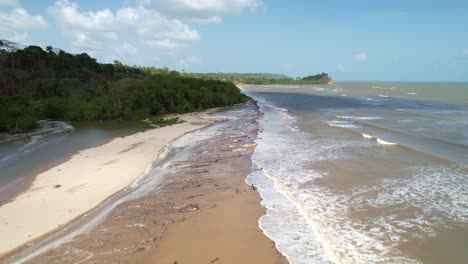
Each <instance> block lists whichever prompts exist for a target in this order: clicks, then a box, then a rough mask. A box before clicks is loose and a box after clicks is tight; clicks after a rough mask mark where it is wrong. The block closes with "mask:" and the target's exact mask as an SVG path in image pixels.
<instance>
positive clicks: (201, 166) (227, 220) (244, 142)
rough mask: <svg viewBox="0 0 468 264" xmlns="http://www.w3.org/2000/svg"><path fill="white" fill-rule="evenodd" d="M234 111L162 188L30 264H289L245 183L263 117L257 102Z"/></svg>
mask: <svg viewBox="0 0 468 264" xmlns="http://www.w3.org/2000/svg"><path fill="white" fill-rule="evenodd" d="M239 110H240V111H239ZM235 112H242V114H241V116H239V117H238V118H234V119H232V120H229V121H226V122H223V123H219V124H217V125H215V126H214V127H211V128H209V130H207V131H206V133H207V134H209V135H212V136H210V137H209V138H208V139H207V140H204V141H201V142H199V143H192V145H195V146H196V147H194V149H193V150H192V151H191V155H189V156H184V155H183V156H181V157H183V158H181V159H179V158H177V156H176V157H175V158H171V159H170V162H171V164H172V165H171V168H172V169H171V171H170V172H169V174H167V175H165V176H164V181H163V182H162V184H161V186H160V188H157V189H154V190H153V191H151V192H149V193H146V194H145V195H143V196H141V197H139V198H137V199H133V200H129V201H126V202H123V203H121V204H119V205H118V206H117V207H116V208H114V209H113V210H112V212H111V213H110V214H109V216H108V217H107V218H106V219H105V220H104V221H103V222H102V223H100V224H99V226H96V227H95V228H94V229H93V230H91V231H90V232H87V233H85V234H81V235H79V236H77V237H75V238H74V239H73V240H72V241H70V242H68V243H64V244H61V245H60V246H58V247H55V248H54V249H52V250H49V251H48V252H46V253H45V254H42V255H40V256H37V257H35V258H34V259H32V260H31V261H29V262H28V263H33V264H45V263H47V264H54V263H57V264H58V263H170V264H173V263H178V264H184V263H190V264H193V263H195V264H196V263H203V264H206V263H273V264H275V263H277V264H284V263H287V260H286V259H285V258H284V257H283V256H282V255H281V254H280V253H279V252H278V251H277V250H276V248H275V245H274V243H273V242H272V241H271V240H269V239H268V238H267V237H266V236H265V235H264V234H263V232H262V231H261V230H260V228H259V227H258V219H259V217H260V216H261V215H263V214H264V213H265V209H264V208H263V207H262V206H261V205H260V196H259V195H258V193H257V192H256V191H255V190H253V189H252V187H250V186H248V185H246V184H245V177H246V176H247V175H248V174H249V173H250V171H251V161H250V156H251V155H252V153H253V151H254V149H255V144H253V143H254V142H253V141H254V139H255V138H256V134H257V124H256V119H257V118H258V114H259V113H258V112H257V111H256V107H255V105H253V104H248V105H247V106H246V108H244V107H240V108H238V109H235ZM238 115H239V114H238ZM218 128H220V130H218ZM214 129H216V131H219V132H217V133H211V132H212V130H214ZM200 133H205V132H204V131H200ZM240 149H242V151H234V150H240Z"/></svg>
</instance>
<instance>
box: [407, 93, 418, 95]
mask: <svg viewBox="0 0 468 264" xmlns="http://www.w3.org/2000/svg"><path fill="white" fill-rule="evenodd" d="M408 94H410V95H416V93H408Z"/></svg>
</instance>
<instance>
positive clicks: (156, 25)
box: [49, 0, 200, 52]
mask: <svg viewBox="0 0 468 264" xmlns="http://www.w3.org/2000/svg"><path fill="white" fill-rule="evenodd" d="M79 8H80V7H79V5H78V4H77V3H75V2H71V1H69V0H58V1H57V2H56V3H55V5H54V6H53V7H50V8H49V12H50V13H51V14H52V15H53V16H54V18H55V19H56V21H57V22H58V24H59V25H60V26H61V28H62V32H63V34H65V35H66V36H67V37H69V38H71V41H72V45H73V46H75V47H78V48H82V49H86V50H96V49H99V48H102V47H103V46H104V45H107V44H108V43H109V42H110V41H114V40H117V39H119V36H121V35H122V34H123V33H129V34H131V35H132V34H133V35H136V37H137V38H138V39H140V40H142V41H143V42H144V43H145V44H146V45H147V46H149V47H153V48H161V49H165V50H168V51H170V52H174V51H175V50H179V49H181V48H184V47H185V46H186V44H187V42H191V41H195V40H198V39H199V38H200V36H199V34H198V32H197V31H196V30H194V29H191V28H190V27H189V26H188V25H186V24H184V23H183V22H181V21H179V20H177V19H170V18H167V17H165V16H163V15H161V14H160V13H158V12H156V11H153V10H150V9H147V8H145V7H144V6H143V5H141V6H139V7H126V8H121V9H119V10H117V11H116V12H115V13H113V12H112V11H111V10H109V9H104V10H100V11H96V12H82V11H80V9H79Z"/></svg>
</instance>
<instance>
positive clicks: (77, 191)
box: [0, 114, 212, 254]
mask: <svg viewBox="0 0 468 264" xmlns="http://www.w3.org/2000/svg"><path fill="white" fill-rule="evenodd" d="M181 118H182V119H184V120H186V121H187V122H185V123H181V124H178V125H175V126H170V127H164V128H159V129H151V130H148V131H145V132H141V133H137V134H134V135H132V136H128V137H125V138H117V139H115V140H113V141H111V142H110V143H108V144H105V145H102V146H100V147H96V148H91V149H87V150H83V151H81V152H80V153H78V154H76V155H74V156H72V157H71V158H70V160H69V161H67V162H65V163H62V164H60V165H58V166H56V167H54V168H52V169H50V170H48V171H45V172H43V173H41V174H39V175H38V176H37V178H36V180H35V181H34V182H33V184H32V186H31V187H30V188H29V189H28V190H27V191H26V192H24V193H22V194H20V195H19V196H18V197H16V198H15V199H14V201H12V202H10V203H8V204H5V205H3V206H2V207H0V215H1V216H2V218H1V219H2V221H1V222H0V234H2V236H1V237H0V254H3V253H6V252H8V251H10V250H13V249H15V248H16V247H18V246H20V245H22V244H24V243H27V242H28V241H30V240H32V239H34V238H37V237H39V236H42V235H44V234H46V233H48V232H51V231H53V230H55V229H56V228H59V227H60V226H61V225H64V224H66V223H68V222H70V221H71V220H73V219H74V218H76V217H78V216H80V215H81V214H83V213H85V212H87V211H89V210H90V209H92V208H94V207H96V206H98V205H99V204H100V203H101V202H102V201H104V200H105V199H106V198H107V197H109V196H111V195H113V194H114V193H116V192H118V191H120V190H122V189H124V188H125V187H127V186H129V185H130V184H132V182H134V181H135V180H136V179H138V178H139V177H140V176H141V175H142V174H144V173H145V171H148V166H149V165H151V163H152V162H153V161H154V160H155V159H157V158H158V156H159V154H160V151H161V150H162V149H163V148H164V146H165V145H166V144H167V143H168V142H169V141H171V140H173V139H175V138H177V137H179V136H181V135H183V134H185V133H187V132H190V131H193V130H196V129H199V128H201V127H203V126H206V125H208V124H210V123H211V122H212V121H207V119H204V118H203V117H202V115H201V114H187V115H183V116H182V117H181ZM114 161H115V162H114ZM31 219H34V221H33V222H31Z"/></svg>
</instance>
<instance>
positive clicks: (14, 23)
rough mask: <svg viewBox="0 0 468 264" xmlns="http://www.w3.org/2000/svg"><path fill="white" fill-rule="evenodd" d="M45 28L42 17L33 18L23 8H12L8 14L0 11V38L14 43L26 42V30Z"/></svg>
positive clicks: (45, 24)
mask: <svg viewBox="0 0 468 264" xmlns="http://www.w3.org/2000/svg"><path fill="white" fill-rule="evenodd" d="M46 26H47V23H46V21H45V20H44V18H43V17H42V16H33V15H30V14H29V13H28V11H26V10H25V9H23V8H12V9H11V10H9V12H4V11H0V38H3V39H8V40H10V41H14V42H20V43H21V42H26V41H27V40H28V32H27V31H28V30H34V29H42V28H45V27H46Z"/></svg>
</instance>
